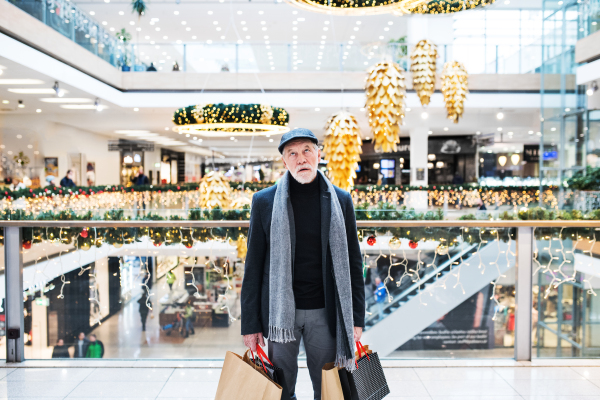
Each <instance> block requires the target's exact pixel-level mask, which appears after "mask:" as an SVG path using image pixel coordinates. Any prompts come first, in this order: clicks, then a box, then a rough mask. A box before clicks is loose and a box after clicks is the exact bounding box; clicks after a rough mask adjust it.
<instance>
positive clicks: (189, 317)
mask: <svg viewBox="0 0 600 400" xmlns="http://www.w3.org/2000/svg"><path fill="white" fill-rule="evenodd" d="M183 317H184V318H185V336H184V337H188V336H189V335H190V332H191V333H192V335H193V334H195V333H196V332H195V331H194V321H195V320H196V315H195V314H194V306H193V305H192V302H191V300H188V302H187V304H186V305H185V311H184V313H183Z"/></svg>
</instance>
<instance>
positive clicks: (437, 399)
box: [432, 395, 523, 400]
mask: <svg viewBox="0 0 600 400" xmlns="http://www.w3.org/2000/svg"><path fill="white" fill-rule="evenodd" d="M432 399H433V400H523V398H522V397H521V396H494V395H492V396H432Z"/></svg>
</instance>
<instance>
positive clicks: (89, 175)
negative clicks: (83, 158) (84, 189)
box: [85, 163, 96, 186]
mask: <svg viewBox="0 0 600 400" xmlns="http://www.w3.org/2000/svg"><path fill="white" fill-rule="evenodd" d="M85 177H86V179H87V185H88V186H94V184H95V183H96V172H95V171H94V166H93V165H92V164H91V163H88V165H87V172H86V173H85Z"/></svg>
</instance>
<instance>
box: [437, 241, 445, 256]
mask: <svg viewBox="0 0 600 400" xmlns="http://www.w3.org/2000/svg"><path fill="white" fill-rule="evenodd" d="M437 253H438V254H439V255H441V256H445V255H446V254H448V246H446V245H445V244H443V243H440V244H439V245H438V247H437Z"/></svg>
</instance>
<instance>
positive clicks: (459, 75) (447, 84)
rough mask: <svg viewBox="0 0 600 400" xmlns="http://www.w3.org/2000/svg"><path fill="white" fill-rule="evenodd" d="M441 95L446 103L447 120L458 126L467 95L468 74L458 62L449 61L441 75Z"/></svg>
mask: <svg viewBox="0 0 600 400" xmlns="http://www.w3.org/2000/svg"><path fill="white" fill-rule="evenodd" d="M442 93H443V94H444V102H445V103H446V111H447V112H448V119H450V120H452V121H453V122H454V123H455V124H458V119H459V118H461V117H462V115H463V112H464V109H465V99H466V97H467V93H469V74H467V70H466V69H465V67H464V66H463V65H462V64H461V63H459V62H458V61H449V62H447V63H446V65H444V72H443V73H442Z"/></svg>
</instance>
